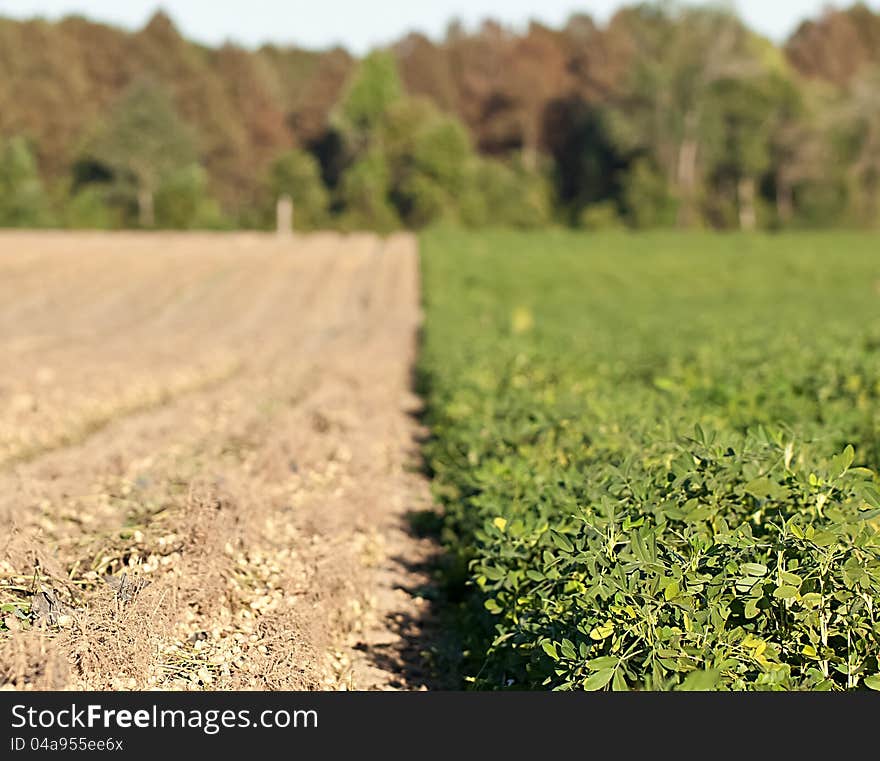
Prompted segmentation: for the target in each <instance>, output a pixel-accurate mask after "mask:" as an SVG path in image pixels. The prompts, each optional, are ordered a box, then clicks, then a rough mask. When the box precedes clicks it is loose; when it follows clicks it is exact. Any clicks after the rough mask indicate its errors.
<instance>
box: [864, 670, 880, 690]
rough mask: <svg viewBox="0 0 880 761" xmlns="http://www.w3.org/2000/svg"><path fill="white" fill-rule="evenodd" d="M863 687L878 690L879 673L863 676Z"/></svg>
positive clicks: (879, 686)
mask: <svg viewBox="0 0 880 761" xmlns="http://www.w3.org/2000/svg"><path fill="white" fill-rule="evenodd" d="M865 687H867V688H868V689H869V690H877V691H880V674H874V675H873V676H866V677H865Z"/></svg>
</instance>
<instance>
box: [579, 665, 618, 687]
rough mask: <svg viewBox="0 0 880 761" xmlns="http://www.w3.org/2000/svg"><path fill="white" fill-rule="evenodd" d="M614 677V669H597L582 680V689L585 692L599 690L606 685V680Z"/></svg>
mask: <svg viewBox="0 0 880 761" xmlns="http://www.w3.org/2000/svg"><path fill="white" fill-rule="evenodd" d="M613 677H614V669H602V670H601V671H597V672H596V673H595V674H593V675H592V676H591V677H589V678H588V679H587V681H586V682H584V690H586V691H587V692H595V691H596V690H601V689H602V688H604V687H606V686H607V685H608V682H610V681H611V679H612V678H613Z"/></svg>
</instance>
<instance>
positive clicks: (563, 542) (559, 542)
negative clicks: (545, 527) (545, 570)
mask: <svg viewBox="0 0 880 761" xmlns="http://www.w3.org/2000/svg"><path fill="white" fill-rule="evenodd" d="M550 539H551V540H552V541H553V544H555V545H556V546H557V547H559V549H560V550H563V551H565V552H574V545H573V544H572V543H571V542H570V541H568V539H566V538H565V537H564V536H563V535H562V534H560V533H559V532H558V531H551V532H550Z"/></svg>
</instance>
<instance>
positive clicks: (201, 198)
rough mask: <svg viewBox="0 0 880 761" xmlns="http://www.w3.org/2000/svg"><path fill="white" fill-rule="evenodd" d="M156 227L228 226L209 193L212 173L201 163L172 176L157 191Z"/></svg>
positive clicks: (210, 227)
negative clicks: (208, 172)
mask: <svg viewBox="0 0 880 761" xmlns="http://www.w3.org/2000/svg"><path fill="white" fill-rule="evenodd" d="M155 213H156V225H157V226H158V227H161V228H167V229H172V230H195V229H218V228H222V227H223V226H224V222H223V214H222V213H221V211H220V206H219V204H218V203H217V202H216V201H215V200H214V199H213V198H211V197H210V194H209V192H208V174H207V172H205V170H204V169H203V168H202V167H200V166H199V165H198V164H190V165H189V166H184V167H181V168H179V169H176V170H174V171H172V172H170V173H168V174H167V175H166V176H165V177H164V179H163V180H162V182H161V184H160V185H159V187H158V188H157V189H156V196H155Z"/></svg>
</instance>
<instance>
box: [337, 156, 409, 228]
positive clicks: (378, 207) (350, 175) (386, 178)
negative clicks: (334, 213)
mask: <svg viewBox="0 0 880 761" xmlns="http://www.w3.org/2000/svg"><path fill="white" fill-rule="evenodd" d="M390 193H391V172H390V169H389V167H388V161H387V159H386V157H385V156H384V155H383V154H382V153H381V152H379V151H373V152H371V153H367V154H366V155H365V156H363V157H362V158H360V159H359V160H358V161H357V162H356V163H355V164H354V165H353V166H351V167H350V168H349V169H348V171H347V172H346V173H345V175H344V176H343V178H342V189H341V198H342V201H343V203H344V205H345V214H344V218H343V226H344V227H346V228H347V229H368V230H377V231H379V232H391V231H392V230H395V229H397V228H398V227H399V226H400V219H399V218H398V215H397V211H396V209H395V208H394V206H393V205H392V204H391V201H390Z"/></svg>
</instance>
